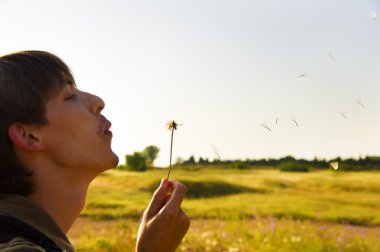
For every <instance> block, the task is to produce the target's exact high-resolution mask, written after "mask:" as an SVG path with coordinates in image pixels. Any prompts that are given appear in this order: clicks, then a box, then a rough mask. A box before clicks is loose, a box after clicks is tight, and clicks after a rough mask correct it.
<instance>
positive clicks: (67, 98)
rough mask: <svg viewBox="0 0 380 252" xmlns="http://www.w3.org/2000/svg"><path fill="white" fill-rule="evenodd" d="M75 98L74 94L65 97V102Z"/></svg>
mask: <svg viewBox="0 0 380 252" xmlns="http://www.w3.org/2000/svg"><path fill="white" fill-rule="evenodd" d="M75 97H76V95H75V94H72V95H69V96H67V97H66V98H65V100H72V99H74V98H75Z"/></svg>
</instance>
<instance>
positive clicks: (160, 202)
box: [146, 179, 170, 219]
mask: <svg viewBox="0 0 380 252" xmlns="http://www.w3.org/2000/svg"><path fill="white" fill-rule="evenodd" d="M169 186H170V185H169V181H167V180H166V179H162V180H161V184H160V186H159V187H158V188H157V190H156V191H155V192H154V194H153V197H152V200H151V201H150V203H149V206H148V208H147V209H146V215H147V218H148V219H149V218H151V217H153V216H155V215H156V214H157V213H158V212H159V211H160V209H161V208H162V207H163V206H164V205H165V203H166V201H167V197H168V191H169Z"/></svg>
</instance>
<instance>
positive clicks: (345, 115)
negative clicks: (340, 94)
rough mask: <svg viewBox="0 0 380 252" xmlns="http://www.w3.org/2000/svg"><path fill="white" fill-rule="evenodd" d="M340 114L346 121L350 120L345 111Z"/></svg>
mask: <svg viewBox="0 0 380 252" xmlns="http://www.w3.org/2000/svg"><path fill="white" fill-rule="evenodd" d="M339 114H340V115H341V116H342V117H343V118H344V119H348V117H347V114H346V113H345V112H344V111H342V112H340V113H339Z"/></svg>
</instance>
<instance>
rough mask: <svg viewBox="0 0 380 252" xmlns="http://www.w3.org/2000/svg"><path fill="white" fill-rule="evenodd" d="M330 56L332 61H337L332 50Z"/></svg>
mask: <svg viewBox="0 0 380 252" xmlns="http://www.w3.org/2000/svg"><path fill="white" fill-rule="evenodd" d="M329 57H330V61H331V63H336V58H335V56H334V54H332V53H331V52H329Z"/></svg>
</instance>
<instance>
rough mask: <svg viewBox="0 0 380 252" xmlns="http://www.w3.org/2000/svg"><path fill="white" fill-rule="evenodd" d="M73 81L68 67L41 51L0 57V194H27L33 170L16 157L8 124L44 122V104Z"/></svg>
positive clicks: (31, 182) (42, 123) (41, 123)
mask: <svg viewBox="0 0 380 252" xmlns="http://www.w3.org/2000/svg"><path fill="white" fill-rule="evenodd" d="M66 84H71V85H75V82H74V78H73V76H72V74H71V72H70V69H69V67H68V66H67V65H66V64H65V63H64V62H63V61H62V60H61V59H59V58H58V57H57V56H55V55H53V54H51V53H48V52H43V51H23V52H17V53H13V54H9V55H5V56H2V57H0V194H2V193H14V194H21V195H28V194H29V193H30V192H32V191H33V187H34V185H33V179H32V175H33V174H32V172H31V171H30V170H29V169H28V167H26V166H25V165H24V164H22V163H21V162H20V160H19V159H18V158H17V156H16V154H15V152H14V150H13V143H12V142H11V140H10V139H9V137H8V128H9V126H10V125H11V124H12V123H14V122H18V123H23V124H30V125H33V124H34V125H45V124H47V123H48V122H47V120H46V117H45V111H46V107H45V104H46V103H47V101H48V100H49V98H50V97H52V96H54V95H55V94H56V93H57V92H58V91H59V90H60V89H61V88H62V87H63V86H64V85H66Z"/></svg>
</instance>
